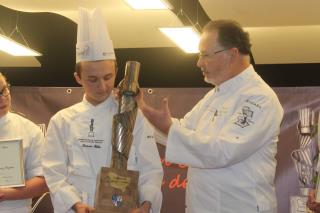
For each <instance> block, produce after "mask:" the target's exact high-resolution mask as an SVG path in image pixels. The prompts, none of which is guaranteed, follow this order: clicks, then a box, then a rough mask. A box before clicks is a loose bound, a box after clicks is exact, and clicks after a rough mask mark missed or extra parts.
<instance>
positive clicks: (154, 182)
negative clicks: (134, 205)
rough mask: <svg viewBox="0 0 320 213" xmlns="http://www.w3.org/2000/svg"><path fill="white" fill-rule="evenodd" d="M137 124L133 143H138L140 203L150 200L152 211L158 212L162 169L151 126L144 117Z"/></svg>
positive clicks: (160, 198) (160, 201) (160, 197)
mask: <svg viewBox="0 0 320 213" xmlns="http://www.w3.org/2000/svg"><path fill="white" fill-rule="evenodd" d="M138 117H139V116H137V119H138ZM138 123H139V122H138ZM139 126H140V128H138V130H137V131H136V133H135V135H134V140H135V142H134V143H136V144H138V147H136V149H137V166H138V170H139V199H140V203H142V202H144V201H150V202H151V203H152V205H151V208H152V212H153V213H159V212H160V209H161V204H162V192H161V184H162V178H163V169H162V165H161V161H160V157H159V152H158V149H157V146H156V142H155V140H154V137H153V133H154V131H153V128H152V127H151V125H150V124H149V123H148V122H147V121H146V120H145V119H144V118H143V119H141V122H140V124H139Z"/></svg>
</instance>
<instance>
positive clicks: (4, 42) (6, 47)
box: [0, 34, 41, 56]
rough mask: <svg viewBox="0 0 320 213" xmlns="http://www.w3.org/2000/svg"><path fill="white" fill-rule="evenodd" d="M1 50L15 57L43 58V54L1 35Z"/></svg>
mask: <svg viewBox="0 0 320 213" xmlns="http://www.w3.org/2000/svg"><path fill="white" fill-rule="evenodd" d="M0 50H2V51H4V52H7V53H9V54H10V55H13V56H41V53H39V52H37V51H35V50H33V49H31V48H29V47H27V46H25V45H22V44H20V43H18V42H16V41H14V40H12V39H11V38H9V37H7V36H4V35H1V34H0Z"/></svg>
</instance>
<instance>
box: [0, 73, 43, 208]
mask: <svg viewBox="0 0 320 213" xmlns="http://www.w3.org/2000/svg"><path fill="white" fill-rule="evenodd" d="M10 107H11V95H10V86H9V84H8V82H7V80H6V77H5V76H4V75H3V74H1V73H0V140H10V139H22V142H23V157H24V159H23V160H24V173H25V179H26V181H25V186H23V187H11V188H10V187H8V188H0V213H28V212H30V209H31V199H32V198H34V197H39V196H41V195H42V194H43V193H45V192H47V191H48V188H47V185H46V182H45V180H44V177H43V173H42V168H41V161H40V152H41V146H42V144H43V142H44V138H43V134H42V132H41V130H40V128H39V126H37V125H36V124H34V123H33V122H31V121H30V120H28V119H26V118H24V117H21V116H20V115H17V114H15V113H12V112H10Z"/></svg>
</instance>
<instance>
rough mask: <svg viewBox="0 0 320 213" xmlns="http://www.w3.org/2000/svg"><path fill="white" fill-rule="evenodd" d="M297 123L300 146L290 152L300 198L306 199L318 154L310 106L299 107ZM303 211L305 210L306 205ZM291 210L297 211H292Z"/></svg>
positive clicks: (314, 173)
mask: <svg viewBox="0 0 320 213" xmlns="http://www.w3.org/2000/svg"><path fill="white" fill-rule="evenodd" d="M298 115H299V123H298V132H299V142H300V148H299V149H297V150H294V151H293V152H292V154H291V157H292V159H293V162H294V165H295V168H296V170H297V173H298V178H299V186H300V193H301V194H300V196H302V197H300V198H304V199H303V200H304V201H306V200H307V196H308V192H309V189H310V188H313V187H314V185H315V183H314V178H315V176H316V169H315V168H316V163H317V156H318V147H317V143H316V139H315V133H316V132H317V129H316V125H315V121H314V118H315V113H314V111H313V110H311V109H310V108H303V109H300V110H299V112H298ZM304 206H305V211H303V212H307V211H308V210H307V208H306V205H305V204H304ZM291 212H298V211H293V210H292V209H291Z"/></svg>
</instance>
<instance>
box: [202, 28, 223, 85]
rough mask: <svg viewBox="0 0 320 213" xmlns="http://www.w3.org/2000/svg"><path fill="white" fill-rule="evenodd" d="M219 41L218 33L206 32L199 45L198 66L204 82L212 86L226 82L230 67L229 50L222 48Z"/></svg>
mask: <svg viewBox="0 0 320 213" xmlns="http://www.w3.org/2000/svg"><path fill="white" fill-rule="evenodd" d="M217 39H218V33H217V32H216V31H212V32H204V33H203V34H202V35H201V39H200V43H199V50H200V54H199V59H198V63H197V66H198V67H200V69H201V71H202V74H203V76H204V80H205V81H206V82H207V83H210V84H212V85H219V84H221V83H223V82H224V81H225V79H226V75H227V71H228V66H229V56H228V51H229V49H227V48H224V47H222V46H221V45H220V44H219V43H218V41H217Z"/></svg>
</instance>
